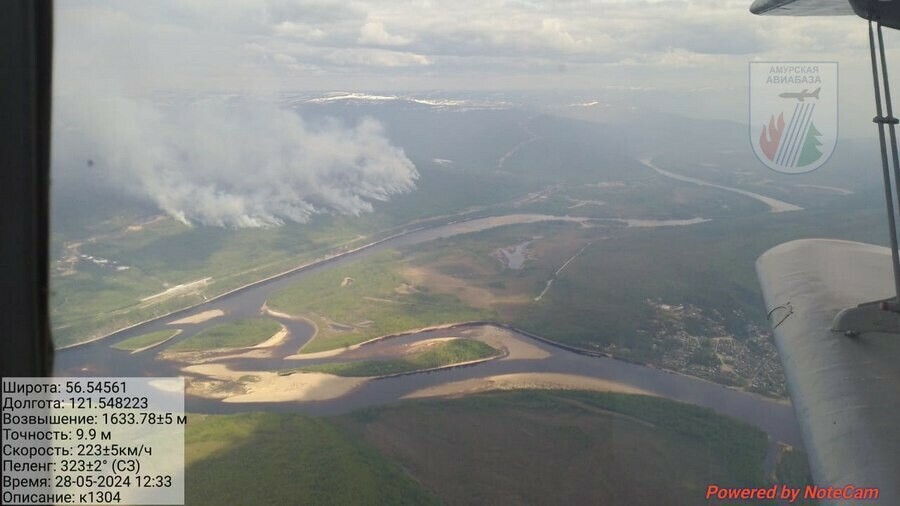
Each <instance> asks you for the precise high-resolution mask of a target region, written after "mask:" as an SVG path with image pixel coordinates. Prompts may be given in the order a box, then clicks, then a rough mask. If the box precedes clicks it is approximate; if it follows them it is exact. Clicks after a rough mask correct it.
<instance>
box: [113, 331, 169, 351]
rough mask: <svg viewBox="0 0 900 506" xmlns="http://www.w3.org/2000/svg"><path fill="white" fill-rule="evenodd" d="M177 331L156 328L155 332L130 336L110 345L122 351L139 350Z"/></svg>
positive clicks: (163, 339)
mask: <svg viewBox="0 0 900 506" xmlns="http://www.w3.org/2000/svg"><path fill="white" fill-rule="evenodd" d="M177 333H178V331H177V330H158V331H156V332H150V333H149V334H143V335H140V336H135V337H130V338H128V339H126V340H124V341H122V342H119V343H116V344H114V345H112V347H113V348H115V349H117V350H124V351H134V350H140V349H142V348H146V347H148V346H153V345H156V344H159V343H161V342H163V341H165V340H166V339H169V338H171V337H172V336H174V335H175V334H177Z"/></svg>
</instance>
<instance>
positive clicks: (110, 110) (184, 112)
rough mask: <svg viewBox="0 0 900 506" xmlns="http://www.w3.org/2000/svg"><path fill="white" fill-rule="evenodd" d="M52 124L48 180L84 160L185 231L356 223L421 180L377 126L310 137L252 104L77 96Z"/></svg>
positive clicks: (270, 109)
mask: <svg viewBox="0 0 900 506" xmlns="http://www.w3.org/2000/svg"><path fill="white" fill-rule="evenodd" d="M54 118H55V121H56V125H55V132H56V137H55V139H54V140H55V151H54V165H55V167H54V171H57V172H59V171H69V172H71V171H72V170H79V169H78V167H84V166H85V161H86V160H91V163H90V165H91V166H92V170H93V171H99V172H100V173H101V174H102V177H103V179H105V180H106V181H107V183H108V184H109V185H110V186H111V187H112V188H115V189H118V190H120V191H124V192H126V193H128V194H131V195H135V196H139V197H142V198H145V199H149V200H150V201H152V202H153V203H155V204H156V205H157V206H158V207H159V208H160V209H161V210H162V211H164V212H166V213H168V214H169V215H171V216H173V217H175V218H177V219H179V220H181V221H183V222H185V223H200V224H203V225H211V226H221V227H265V226H276V225H280V224H282V223H284V222H286V221H294V222H299V223H303V222H306V221H308V220H309V219H310V218H311V217H312V216H313V215H315V214H318V213H336V214H349V215H358V214H360V213H364V212H369V211H371V210H372V203H373V202H376V201H385V200H388V199H389V198H390V197H391V196H393V195H396V194H399V193H404V192H408V191H410V190H412V189H413V188H414V185H415V181H416V179H417V177H418V173H417V171H416V168H415V167H414V166H413V164H412V162H410V160H409V159H408V158H407V157H406V156H405V155H404V153H403V151H402V150H401V149H399V148H397V147H395V146H393V145H391V143H390V142H389V141H388V139H387V138H386V136H385V134H384V131H383V128H382V126H381V125H380V124H379V123H378V122H377V121H375V120H372V119H364V120H362V121H360V122H359V123H358V124H356V125H353V126H349V127H348V126H346V125H343V124H340V123H338V122H337V121H336V120H329V121H326V122H324V123H323V124H319V125H316V126H313V125H310V124H308V123H306V122H304V121H303V120H302V119H301V118H300V117H299V116H298V115H297V114H296V113H294V112H292V111H289V110H284V109H279V108H278V107H277V106H275V105H273V104H270V103H266V102H261V101H257V100H248V99H234V98H232V99H230V100H223V99H204V100H198V101H193V102H191V103H188V104H181V105H179V106H178V107H171V108H163V107H159V106H156V105H154V104H153V103H151V102H150V101H146V100H134V99H127V98H121V97H119V98H110V97H104V98H98V99H90V97H85V96H80V97H78V99H77V100H63V101H62V102H60V101H57V110H56V114H55V115H54ZM63 165H68V166H67V167H63Z"/></svg>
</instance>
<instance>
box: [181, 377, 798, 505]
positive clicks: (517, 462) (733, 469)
mask: <svg viewBox="0 0 900 506" xmlns="http://www.w3.org/2000/svg"><path fill="white" fill-rule="evenodd" d="M185 439H186V446H185V456H186V477H187V483H186V489H185V499H186V504H297V503H302V504H437V503H443V504H609V505H614V506H615V505H632V504H667V505H676V506H677V505H688V504H699V503H703V502H704V501H703V493H704V492H705V489H706V486H707V485H708V484H709V483H717V484H720V485H723V486H727V485H733V486H743V487H752V486H764V485H768V484H769V483H768V480H767V479H766V478H765V471H764V468H763V466H764V460H765V456H766V448H767V438H766V435H765V434H764V433H763V432H761V431H759V430H758V429H755V428H753V427H750V426H748V425H745V424H743V423H740V422H737V421H735V420H733V419H730V418H727V417H723V416H720V415H717V414H715V413H713V412H712V411H710V410H707V409H704V408H698V407H695V406H691V405H688V404H682V403H678V402H674V401H669V400H665V399H660V398H656V397H648V396H634V395H624V394H612V393H594V392H580V391H568V390H567V391H555V390H549V391H517V392H488V393H483V394H476V395H472V396H467V397H463V398H457V399H444V400H425V401H407V402H403V403H400V404H396V405H392V406H385V407H378V408H370V409H365V410H361V411H356V412H353V413H350V414H348V415H341V416H337V417H332V418H313V417H309V416H304V415H294V414H274V413H246V414H237V415H192V416H191V417H190V419H189V423H188V425H187V431H186V438H185ZM794 460H796V459H792V461H791V462H790V463H789V464H787V463H786V465H789V466H790V467H791V468H792V469H794V471H793V472H795V473H801V474H802V473H803V472H804V466H803V463H802V462H800V461H799V460H797V461H796V462H795V461H794ZM779 477H782V475H781V474H779ZM759 504H766V503H759Z"/></svg>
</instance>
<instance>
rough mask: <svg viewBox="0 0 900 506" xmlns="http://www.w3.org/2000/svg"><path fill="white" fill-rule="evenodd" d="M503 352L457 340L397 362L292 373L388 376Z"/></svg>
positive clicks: (342, 364) (349, 364)
mask: <svg viewBox="0 0 900 506" xmlns="http://www.w3.org/2000/svg"><path fill="white" fill-rule="evenodd" d="M499 353H500V352H499V351H498V350H497V349H495V348H493V347H491V346H489V345H487V344H485V343H482V342H481V341H476V340H474V339H454V340H452V341H446V342H441V343H436V344H434V345H432V346H430V347H429V349H427V350H425V351H421V352H418V353H411V354H410V355H408V356H406V357H404V358H401V359H396V360H364V361H358V362H339V363H333V364H321V365H313V366H309V367H303V368H300V369H294V370H292V371H289V372H294V371H299V372H324V373H328V374H334V375H337V376H349V377H369V376H387V375H390V374H400V373H405V372H412V371H421V370H424V369H433V368H435V367H443V366H448V365H453V364H461V363H465V362H470V361H473V360H479V359H484V358H488V357H494V356H497V355H498V354H499Z"/></svg>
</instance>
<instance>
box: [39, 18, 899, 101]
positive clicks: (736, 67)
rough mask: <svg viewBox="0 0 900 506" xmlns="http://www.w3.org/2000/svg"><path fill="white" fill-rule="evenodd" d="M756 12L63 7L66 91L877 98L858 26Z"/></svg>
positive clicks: (853, 21) (61, 73) (60, 50)
mask: <svg viewBox="0 0 900 506" xmlns="http://www.w3.org/2000/svg"><path fill="white" fill-rule="evenodd" d="M749 3H750V0H599V1H598V0H593V1H587V0H556V1H503V0H457V1H454V2H437V1H429V0H419V1H398V0H377V1H340V0H268V1H263V0H195V1H182V0H160V1H154V2H133V1H118V2H110V1H75V0H66V1H61V2H57V11H58V12H57V32H58V33H57V56H56V57H57V68H56V71H57V83H58V86H59V87H60V88H61V89H62V88H65V86H66V83H73V82H79V81H83V80H85V79H87V80H89V81H90V85H91V87H92V88H95V89H97V88H99V89H102V88H103V87H117V88H120V89H124V90H126V91H127V92H128V93H141V92H145V91H155V90H196V91H236V92H242V93H268V92H272V91H284V90H287V91H291V90H344V91H371V90H511V89H515V90H529V89H564V90H597V91H602V90H606V89H634V90H661V91H663V92H671V93H673V100H676V101H683V100H685V99H684V97H683V96H680V95H678V94H679V93H688V94H690V93H694V94H695V95H696V96H697V97H698V104H709V103H710V97H715V99H716V100H718V99H720V98H721V99H727V96H729V95H733V92H734V91H735V90H736V87H737V88H738V89H741V88H740V87H744V86H746V84H745V83H746V74H747V62H748V61H751V60H779V59H791V60H798V59H799V60H828V61H838V62H840V63H841V67H842V75H843V80H842V85H843V86H842V87H843V89H845V90H847V89H853V88H856V87H862V86H867V87H866V88H865V89H868V86H871V85H870V84H869V79H870V77H869V76H870V74H868V70H867V67H866V65H867V58H866V32H865V24H864V23H863V22H862V21H861V20H859V19H857V18H855V17H852V16H851V17H842V18H801V19H798V18H772V17H765V18H762V17H757V16H753V15H751V14H750V13H749V12H748V5H749ZM890 32H893V31H890ZM896 42H897V37H894V36H893V33H892V34H891V38H890V39H889V43H890V46H892V47H897V46H898V44H897V43H896ZM895 54H896V52H895ZM865 98H866V99H867V100H871V96H870V95H869V96H867V97H865ZM716 100H713V101H712V102H714V103H717V102H716ZM861 105H862V103H860V104H856V103H854V104H852V106H853V107H857V106H861ZM701 109H705V110H708V109H709V107H708V106H707V107H706V108H701ZM707 112H709V111H707ZM720 116H727V114H720Z"/></svg>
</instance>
